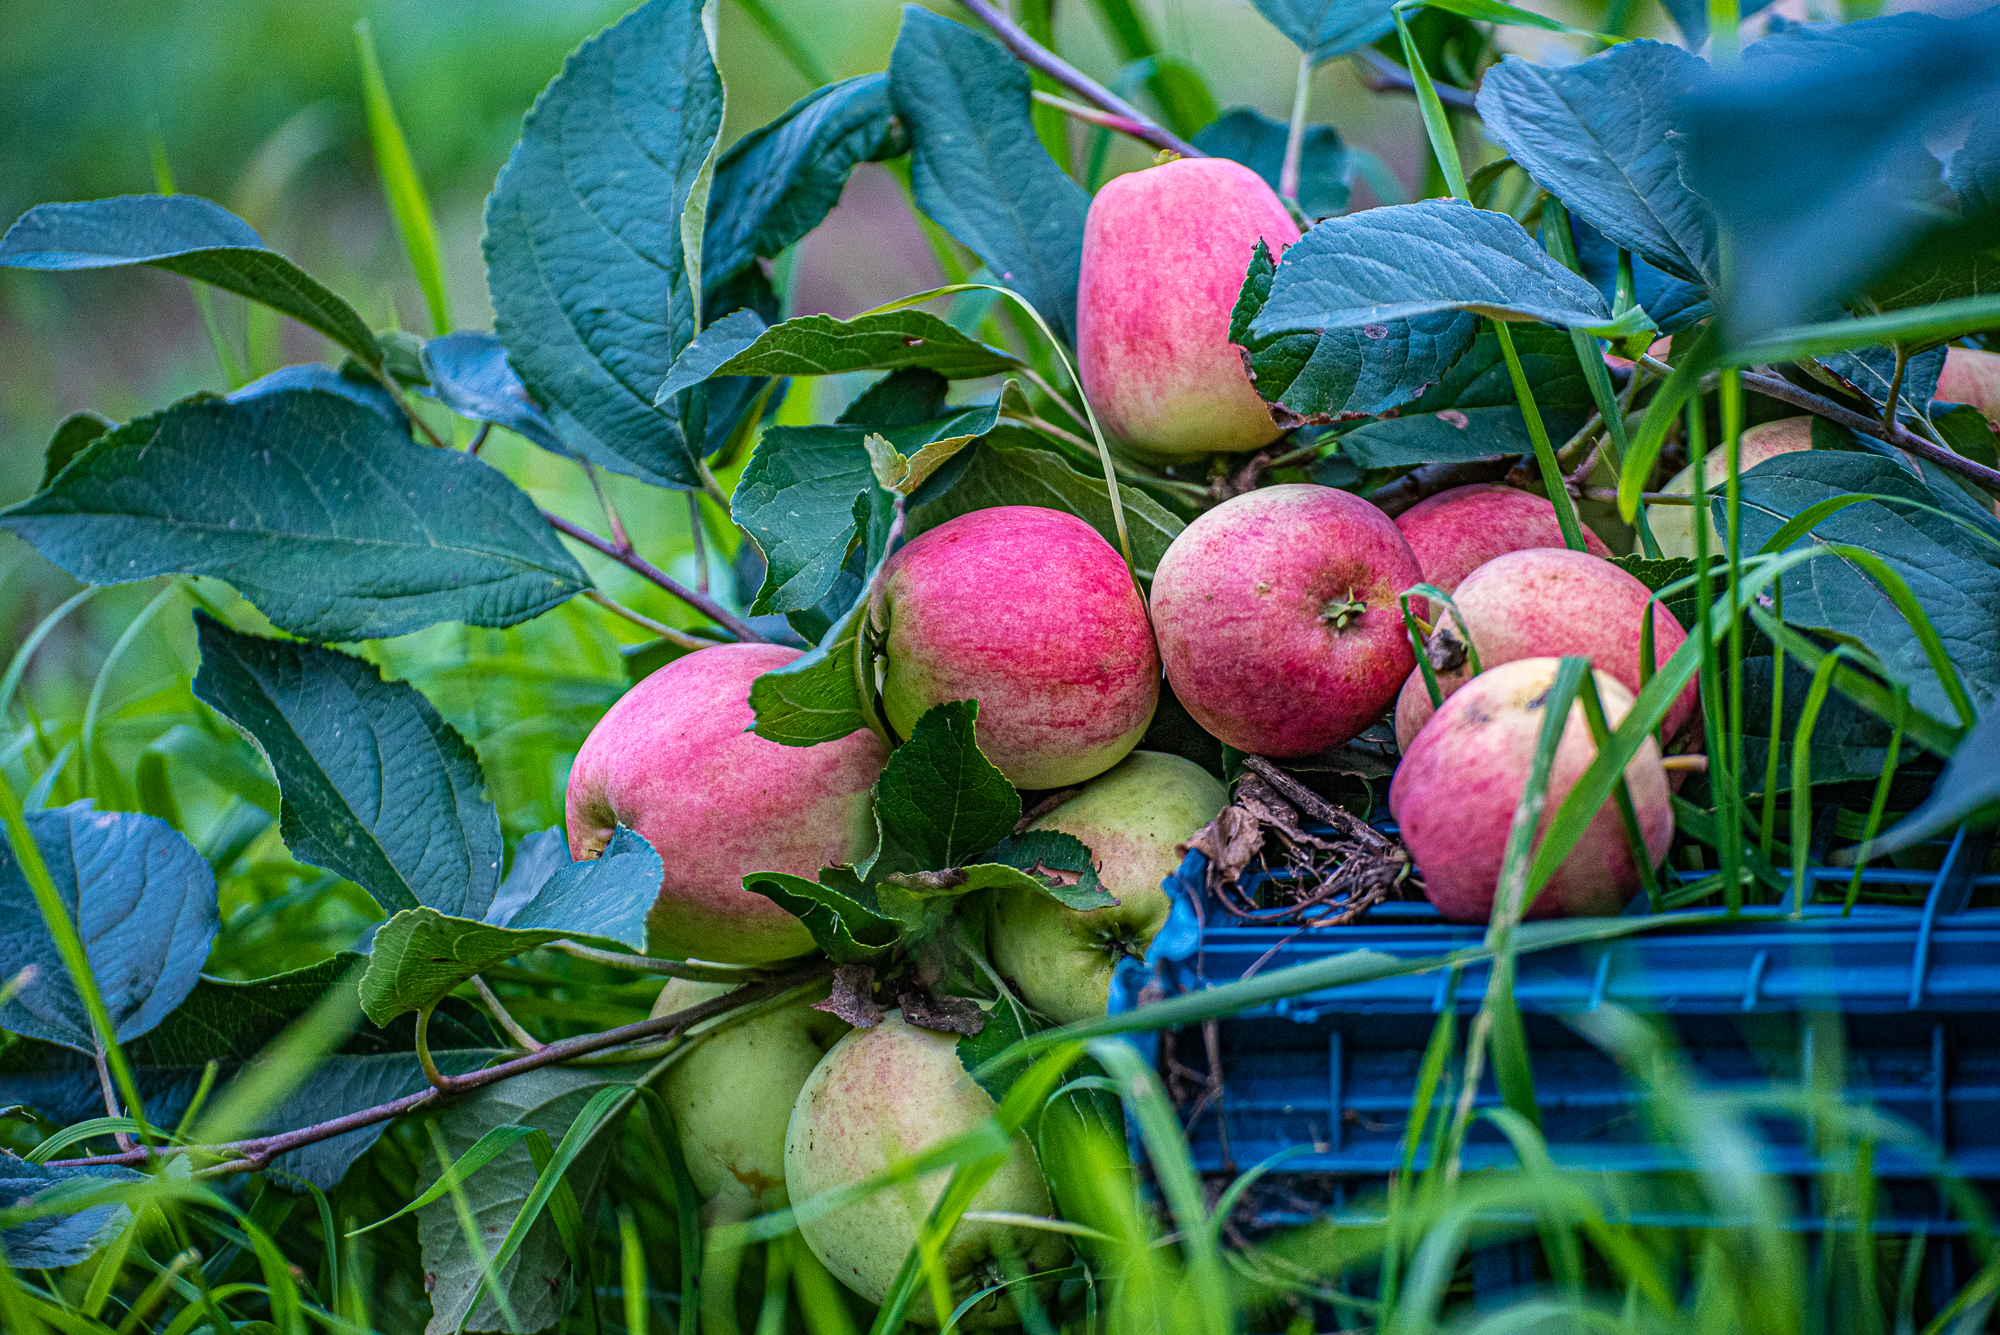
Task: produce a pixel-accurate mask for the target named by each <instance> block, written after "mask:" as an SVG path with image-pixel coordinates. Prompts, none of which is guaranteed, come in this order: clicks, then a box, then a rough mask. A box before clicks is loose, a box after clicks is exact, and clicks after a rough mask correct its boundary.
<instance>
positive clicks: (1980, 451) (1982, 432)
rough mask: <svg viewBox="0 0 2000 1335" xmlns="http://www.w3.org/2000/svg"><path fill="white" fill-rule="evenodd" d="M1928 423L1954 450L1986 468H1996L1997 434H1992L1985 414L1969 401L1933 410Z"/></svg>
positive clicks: (1998, 453) (1999, 460) (1998, 461)
mask: <svg viewBox="0 0 2000 1335" xmlns="http://www.w3.org/2000/svg"><path fill="white" fill-rule="evenodd" d="M1931 425H1932V426H1935V427H1936V428H1937V429H1938V434H1939V435H1941V436H1943V437H1944V443H1945V444H1947V445H1949V446H1951V448H1952V450H1953V451H1954V452H1955V453H1958V454H1962V455H1964V456H1965V457H1966V458H1968V459H1970V460H1972V461H1973V462H1974V463H1980V464H1985V465H1986V466H1987V467H1988V468H2000V437H1996V436H1995V435H1994V434H1993V427H1992V426H1991V424H1989V423H1988V422H1987V420H1986V414H1985V413H1983V412H1981V411H1979V409H1977V408H1975V407H1973V406H1972V405H1971V404H1969V403H1961V404H1959V405H1958V406H1956V407H1954V408H1953V409H1951V411H1949V412H1937V411H1933V412H1932V414H1931Z"/></svg>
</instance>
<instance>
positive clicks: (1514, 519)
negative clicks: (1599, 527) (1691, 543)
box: [1396, 482, 1611, 619]
mask: <svg viewBox="0 0 2000 1335" xmlns="http://www.w3.org/2000/svg"><path fill="white" fill-rule="evenodd" d="M1396 527H1397V528H1398V529H1400V530H1402V533H1403V538H1404V540H1405V541H1406V542H1408V543H1409V544H1410V550H1411V551H1412V552H1415V553H1416V556H1417V565H1418V566H1419V567H1420V568H1421V569H1422V570H1423V572H1424V583H1426V584H1428V585H1430V586H1431V587H1432V588H1435V589H1441V590H1443V591H1444V592H1446V593H1450V592H1451V591H1452V590H1453V589H1455V588H1457V587H1458V582H1459V581H1460V580H1462V579H1464V578H1465V577H1466V576H1467V575H1470V574H1471V573H1472V572H1473V571H1475V570H1477V569H1478V568H1479V567H1480V566H1483V565H1485V564H1486V563H1487V562H1488V561H1491V560H1492V559H1493V558H1494V557H1496V556H1500V555H1503V554H1505V553H1507V552H1518V551H1521V550H1522V549H1524V548H1527V547H1561V546H1563V545H1564V544H1563V534H1562V524H1561V522H1560V521H1558V520H1557V519H1556V508H1555V506H1553V505H1551V504H1549V502H1548V501H1547V500H1546V499H1544V498H1543V497H1540V496H1537V495H1535V494H1534V493H1533V492H1529V491H1522V490H1521V489H1520V488H1519V487H1509V486H1503V485H1502V484H1500V483H1498V482H1474V483H1472V484H1470V485H1469V486H1464V487H1453V488H1452V489H1451V490H1449V491H1441V492H1439V493H1438V494H1437V495H1435V496H1429V497H1426V498H1425V499H1423V500H1421V501H1418V502H1417V503H1416V504H1415V505H1413V506H1411V507H1410V508H1409V509H1407V510H1405V511H1403V513H1402V514H1400V515H1397V516H1396ZM1583 545H1584V547H1585V548H1586V549H1587V550H1588V551H1590V552H1591V553H1592V554H1594V555H1597V556H1609V555H1611V549H1610V548H1609V547H1606V546H1605V545H1604V540H1603V539H1602V538H1600V537H1598V536H1597V535H1596V534H1595V533H1592V532H1591V531H1590V530H1589V529H1587V528H1586V529H1585V530H1584V531H1583ZM1410 608H1411V610H1412V611H1414V612H1416V614H1417V615H1418V616H1421V617H1424V618H1426V619H1428V618H1429V616H1430V612H1429V610H1428V609H1429V602H1428V601H1427V600H1425V599H1422V598H1413V599H1411V600H1410Z"/></svg>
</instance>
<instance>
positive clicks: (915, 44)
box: [889, 6, 1090, 342]
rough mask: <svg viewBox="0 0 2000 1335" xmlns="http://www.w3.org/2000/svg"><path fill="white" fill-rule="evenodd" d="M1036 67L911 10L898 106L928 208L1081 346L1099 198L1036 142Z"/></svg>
mask: <svg viewBox="0 0 2000 1335" xmlns="http://www.w3.org/2000/svg"><path fill="white" fill-rule="evenodd" d="M1029 91H1030V89H1029V80H1028V74H1027V71H1025V70H1024V69H1022V68H1021V66H1020V65H1019V64H1018V63H1017V62H1016V61H1015V60H1014V58H1013V57H1012V56H1010V55H1008V54H1007V52H1006V50H1005V49H1004V48H1002V47H1001V46H1000V45H999V44H998V43H996V42H994V41H991V40H990V39H988V38H985V37H982V36H980V35H979V34H978V33H976V32H973V31H972V30H971V29H970V28H967V27H964V26H962V25H960V24H957V23H953V22H952V21H951V20H950V19H946V18H940V17H938V16H937V15H936V14H932V13H929V12H927V11H925V10H922V9H918V8H916V7H915V6H910V7H909V8H906V9H905V10H904V11H903V26H902V28H901V30H900V31H899V32H898V33H897V34H896V48H895V51H894V52H893V53H892V54H891V55H890V58H889V99H890V101H891V102H892V103H893V104H894V106H895V108H896V115H897V116H898V117H900V118H901V120H902V122H903V124H904V126H905V127H906V128H907V129H908V130H909V134H910V183H911V188H912V190H913V191H914V192H915V195H916V200H917V207H918V208H920V209H922V210H923V211H924V213H925V214H926V215H927V216H928V217H929V218H930V219H931V220H932V221H933V222H935V223H936V224H937V225H938V226H940V227H942V228H944V230H945V231H947V232H949V233H951V235H952V236H953V237H955V238H957V239H958V240H959V241H961V242H963V243H964V244H965V246H966V247H967V249H969V250H971V251H972V253H973V254H975V255H977V256H979V258H980V259H982V260H984V261H985V262H986V267H987V268H988V269H990V270H992V272H993V273H994V274H995V275H996V278H995V281H996V282H997V283H999V284H1000V285H1001V286H1003V287H1008V288H1011V289H1013V290H1014V291H1016V292H1018V293H1020V294H1021V295H1022V296H1023V297H1025V298H1026V299H1027V301H1028V304H1029V305H1031V306H1033V307H1034V308H1035V309H1036V310H1037V311H1040V312H1041V314H1042V318H1043V319H1045V320H1047V321H1048V322H1049V324H1050V325H1051V326H1053V327H1054V329H1055V331H1056V333H1057V334H1058V335H1059V336H1060V337H1062V338H1063V339H1064V340H1065V341H1066V342H1074V341H1075V331H1076V285H1077V274H1078V271H1079V267H1080V266H1081V264H1082V262H1083V218H1084V214H1085V213H1086V212H1087V211H1088V209H1089V206H1090V198H1089V196H1088V195H1086V194H1085V193H1084V192H1083V188H1082V187H1081V186H1079V185H1078V184H1077V183H1076V182H1075V181H1073V180H1071V179H1070V178H1069V177H1068V176H1067V175H1066V174H1064V172H1063V170H1062V169H1061V168H1060V167H1058V166H1056V164H1055V161H1054V159H1052V158H1050V157H1049V155H1048V151H1047V150H1046V149H1044V148H1043V147H1042V143H1041V140H1040V139H1039V138H1038V137H1037V136H1036V134H1035V126H1034V119H1033V117H1032V116H1031V115H1030V113H1029V107H1030V105H1031V104H1030V101H1029Z"/></svg>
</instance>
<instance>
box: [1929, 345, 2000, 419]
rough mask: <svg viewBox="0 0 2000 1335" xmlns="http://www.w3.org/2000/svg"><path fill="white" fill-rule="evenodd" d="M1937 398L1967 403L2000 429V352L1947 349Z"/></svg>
mask: <svg viewBox="0 0 2000 1335" xmlns="http://www.w3.org/2000/svg"><path fill="white" fill-rule="evenodd" d="M1936 397H1937V398H1938V399H1940V400H1942V401H1943V402H1945V403H1969V404H1971V405H1972V406H1973V407H1975V408H1977V409H1979V411H1980V412H1982V413H1984V414H1985V415H1986V420H1987V422H1988V423H1989V424H1990V425H1991V426H1992V427H1993V429H1994V430H1995V431H2000V353H1993V352H1981V351H1979V350H1978V349H1977V348H1947V349H1945V354H1944V371H1943V372H1942V373H1941V374H1940V375H1939V376H1938V383H1937V394H1936Z"/></svg>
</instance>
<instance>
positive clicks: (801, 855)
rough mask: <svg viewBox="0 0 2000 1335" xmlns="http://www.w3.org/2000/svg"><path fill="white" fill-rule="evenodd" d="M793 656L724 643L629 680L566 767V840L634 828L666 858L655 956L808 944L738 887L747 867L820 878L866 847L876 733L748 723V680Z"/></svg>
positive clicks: (787, 917)
mask: <svg viewBox="0 0 2000 1335" xmlns="http://www.w3.org/2000/svg"><path fill="white" fill-rule="evenodd" d="M798 656H799V651H798V650H796V649H788V648H786V647H784V646H783V645H776V644H727V645H718V646H716V647H715V648H713V649H703V650H701V651H699V652H697V653H692V654H689V655H688V656H687V657H685V658H679V659H676V660H674V661H673V662H671V663H669V664H667V665H666V666H665V667H663V668H661V669H660V670H659V671H657V672H655V673H653V674H652V675H651V676H649V677H647V678H646V679H645V680H644V681H642V682H640V683H639V684H638V685H637V686H634V687H633V688H632V689H631V690H629V691H627V692H626V693H625V695H624V696H623V698H621V699H620V700H619V701H618V703H617V704H615V705H613V706H612V707H611V709H610V711H609V712H607V713H606V714H605V715H604V717H603V718H601V719H599V720H598V722H597V726H596V727H595V728H593V729H591V732H590V736H589V737H588V738H586V739H585V740H584V743H583V748H582V749H581V750H580V751H578V752H577V756H576V763H575V765H574V766H572V767H571V769H570V773H569V802H568V806H569V813H568V814H569V848H570V853H571V855H572V856H574V857H577V858H594V857H596V856H597V855H598V854H599V853H601V852H602V851H603V850H604V845H605V843H606V842H607V841H608V840H609V839H610V838H611V834H612V830H613V829H614V828H615V827H616V826H618V825H620V824H623V825H628V826H630V827H631V828H632V829H634V830H636V831H638V832H639V833H640V834H642V835H644V836H645V837H646V839H647V840H648V841H649V842H650V843H651V844H652V845H653V848H654V849H655V851H657V852H658V853H659V855H660V861H661V862H663V863H664V864H665V865H666V874H665V875H664V876H663V877H662V878H661V881H660V898H659V900H658V902H656V903H655V904H654V906H653V910H652V912H651V914H650V915H648V917H647V920H646V926H647V937H648V945H649V948H650V949H651V950H652V951H653V953H655V954H661V955H670V956H676V957H693V958H698V959H704V960H716V961H721V962H724V963H730V964H761V963H764V962H765V961H768V960H778V959H786V958H789V957H790V956H793V955H799V954H803V953H805V952H806V951H809V950H811V949H812V948H813V943H812V937H811V936H810V935H809V934H808V933H807V932H806V929H805V925H804V924H803V923H801V922H800V921H799V920H798V919H797V918H794V917H793V916H792V915H791V914H789V913H787V912H785V911H784V910H783V909H782V908H779V907H778V905H777V904H775V903H773V902H772V901H771V900H769V899H766V898H765V897H764V896H762V895H759V894H754V893H752V892H751V891H748V890H745V889H744V888H743V877H744V876H745V875H746V874H747V873H749V872H753V871H782V872H790V873H792V874H794V875H797V876H817V875H818V874H819V869H820V868H821V867H826V866H834V865H838V864H841V863H851V862H854V861H855V860H857V859H859V858H862V857H865V856H866V855H867V854H868V852H869V851H870V850H871V849H872V848H873V847H874V845H875V820H874V808H873V805H872V801H871V798H870V796H869V790H870V789H871V788H872V787H873V786H874V783H875V780H876V778H877V777H878V776H879V775H880V774H881V772H882V765H883V762H884V761H885V760H887V758H888V757H887V754H886V752H885V750H884V748H883V746H882V743H881V741H880V740H879V739H878V738H877V737H876V736H875V734H874V733H872V732H865V731H864V732H857V733H854V734H852V735H851V736H848V737H843V738H842V739H841V740H839V741H837V742H825V743H822V744H821V745H819V746H812V747H796V746H780V745H779V744H778V743H776V742H768V741H765V740H764V739H763V738H762V737H759V736H757V735H756V734H755V733H752V732H749V731H747V729H748V728H749V727H750V725H751V724H752V723H753V722H754V721H755V718H754V715H753V714H752V712H751V709H750V683H751V681H752V680H754V679H755V678H756V677H758V676H759V675H761V674H763V673H765V672H769V671H770V670H771V669H773V668H777V667H783V666H784V665H785V664H786V663H789V662H791V661H792V660H793V659H794V658H797V657H798Z"/></svg>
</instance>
